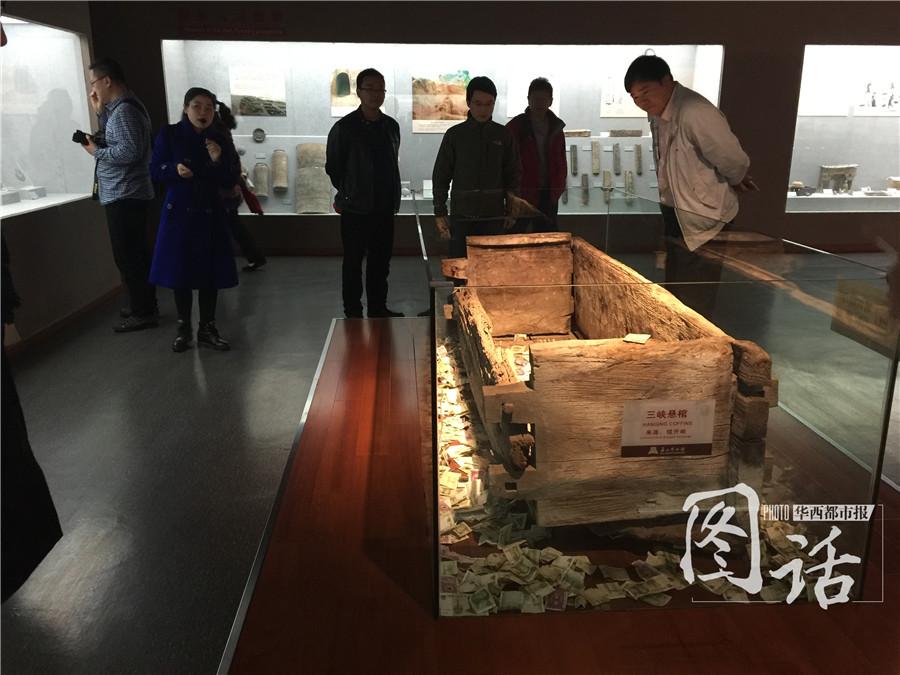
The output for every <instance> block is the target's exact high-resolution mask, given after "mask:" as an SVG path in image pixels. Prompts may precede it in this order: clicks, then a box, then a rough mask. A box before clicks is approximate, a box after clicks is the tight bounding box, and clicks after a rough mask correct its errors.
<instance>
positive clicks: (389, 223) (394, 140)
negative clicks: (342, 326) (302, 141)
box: [325, 68, 403, 319]
mask: <svg viewBox="0 0 900 675" xmlns="http://www.w3.org/2000/svg"><path fill="white" fill-rule="evenodd" d="M384 94H385V90H384V76H383V75H382V74H381V73H379V72H378V71H377V70H375V69H374V68H367V69H365V70H363V71H361V72H360V73H359V75H358V76H357V78H356V95H357V96H359V101H360V106H359V108H357V109H356V110H354V111H353V112H352V113H350V114H349V115H347V116H345V117H342V118H341V119H339V120H338V121H337V122H336V123H335V125H334V126H333V127H332V128H331V131H330V132H329V133H328V146H327V150H326V153H327V154H326V159H325V172H326V173H327V174H328V176H329V178H331V183H332V185H334V187H335V189H337V196H336V197H335V200H334V208H335V210H336V211H337V212H338V213H340V214H341V241H342V242H343V245H344V264H343V296H344V315H345V316H346V317H347V318H348V319H361V318H362V262H363V258H365V257H366V256H367V255H368V257H369V260H368V263H367V264H366V303H367V305H368V316H369V318H376V317H392V316H403V314H402V313H400V312H393V311H391V310H390V309H388V307H387V290H388V284H387V278H388V273H389V271H390V263H391V253H392V250H393V247H394V214H395V213H397V211H398V210H399V209H400V168H399V164H398V156H399V151H400V126H399V125H398V124H397V121H396V120H395V119H394V118H392V117H389V116H387V115H385V114H384V113H382V112H381V105H382V104H383V103H384Z"/></svg>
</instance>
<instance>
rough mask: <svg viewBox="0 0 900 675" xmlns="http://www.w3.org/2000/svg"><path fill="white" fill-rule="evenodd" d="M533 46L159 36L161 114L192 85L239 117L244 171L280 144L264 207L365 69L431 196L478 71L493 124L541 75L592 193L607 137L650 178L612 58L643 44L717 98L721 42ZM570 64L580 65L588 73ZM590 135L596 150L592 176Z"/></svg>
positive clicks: (348, 107)
mask: <svg viewBox="0 0 900 675" xmlns="http://www.w3.org/2000/svg"><path fill="white" fill-rule="evenodd" d="M535 49H536V46H535V45H467V46H466V49H465V53H464V54H462V55H461V54H460V53H459V48H458V46H456V45H442V44H421V45H416V44H362V43H308V42H304V43H287V42H278V43H275V42H228V41H214V40H187V41H183V40H163V42H162V53H163V65H164V70H165V78H166V96H167V100H168V110H169V119H170V121H171V122H175V121H177V120H178V119H179V117H180V115H181V109H182V97H183V95H184V92H185V91H186V90H187V89H188V88H189V87H190V86H194V85H202V86H205V87H207V88H209V89H211V90H212V91H213V92H215V93H216V94H217V95H218V97H219V98H220V99H221V100H223V101H225V102H226V103H228V104H230V105H231V106H232V107H233V108H234V110H235V112H236V113H238V117H237V119H238V127H237V130H236V133H235V143H236V145H237V147H238V149H239V151H240V150H242V151H243V152H244V155H243V161H244V165H245V167H246V168H247V169H248V170H249V171H250V175H251V178H252V174H253V170H254V166H255V165H256V164H263V165H266V166H267V167H268V170H269V172H270V173H271V172H272V171H273V170H274V169H273V153H274V152H275V150H279V149H280V150H284V151H286V153H287V160H288V162H287V165H288V166H287V177H286V179H285V181H284V185H285V187H284V189H279V191H278V192H277V193H276V192H274V191H273V192H271V193H270V196H268V197H265V198H264V199H265V201H266V202H267V203H266V204H264V207H265V208H266V213H267V214H279V213H280V214H292V213H295V212H296V211H297V210H298V209H299V210H302V208H303V207H302V202H303V199H302V198H301V200H300V203H298V202H297V200H296V199H295V187H296V186H295V182H296V178H297V177H296V175H295V174H296V173H297V168H296V164H297V161H296V160H295V159H294V155H295V150H294V146H296V145H299V144H304V143H312V144H322V143H325V141H326V138H327V135H328V132H329V130H330V128H331V126H332V125H333V124H334V122H335V121H336V120H337V119H338V118H340V117H342V116H343V115H346V114H347V113H349V112H351V111H352V110H354V109H355V108H356V107H357V105H358V98H357V97H356V93H355V92H356V89H355V88H356V81H355V78H356V75H357V74H358V72H359V70H360V69H361V68H364V67H367V66H373V67H375V68H377V69H378V70H379V71H381V72H382V73H383V74H384V76H385V86H386V90H387V93H386V98H385V103H384V111H385V112H386V113H387V114H389V115H391V116H392V117H394V118H395V119H396V120H397V121H398V122H399V124H400V131H401V136H402V143H401V148H400V173H401V179H402V180H403V181H405V182H408V183H409V189H410V190H420V191H422V193H423V197H424V199H425V200H426V201H427V200H430V199H431V195H430V191H431V181H430V176H431V174H432V168H433V165H434V159H435V156H436V155H437V151H438V147H439V145H440V142H441V139H442V137H443V132H444V131H445V130H446V129H447V128H448V127H449V126H452V125H453V124H456V123H458V122H459V121H461V120H463V119H465V116H466V112H467V106H466V103H465V95H464V91H465V85H466V83H467V82H468V81H469V79H470V77H472V76H475V75H480V74H483V75H487V76H488V77H491V78H492V79H493V81H494V82H495V84H496V86H497V88H498V96H497V100H496V105H495V107H494V114H493V119H494V120H495V121H496V122H499V123H501V124H505V123H506V121H507V120H508V118H511V117H513V116H515V115H517V114H519V113H521V112H523V111H524V109H525V107H526V105H527V102H526V94H527V89H528V84H529V82H530V81H531V80H532V79H533V78H534V77H536V76H539V75H540V76H545V77H547V78H548V79H549V80H550V81H551V83H552V84H553V86H554V104H553V106H552V109H553V110H554V112H556V113H558V114H559V115H560V117H562V118H563V119H564V120H565V122H566V130H567V131H568V132H570V133H571V132H580V133H582V134H585V135H579V136H571V137H569V138H567V139H566V142H567V144H568V145H575V146H576V154H577V155H578V158H577V159H576V162H577V166H576V167H574V168H575V172H574V174H573V173H572V168H573V167H571V166H570V167H569V169H570V176H569V182H570V183H571V184H572V185H571V188H572V190H580V189H581V187H580V186H581V181H582V177H583V176H584V177H586V178H587V179H588V181H589V183H590V185H589V189H590V191H591V192H593V190H594V189H599V185H600V184H601V183H602V180H603V173H602V172H603V170H606V169H610V170H612V156H613V150H612V147H613V145H614V144H615V143H620V146H621V147H620V151H621V154H622V157H623V158H624V161H625V162H626V163H629V162H630V157H631V153H633V149H632V147H633V146H634V145H636V144H640V145H643V155H644V157H645V162H646V166H647V170H646V172H645V173H644V175H643V177H641V178H639V179H638V182H642V181H644V180H645V179H646V181H647V182H648V184H649V183H652V182H653V179H654V176H653V174H652V159H651V158H650V155H651V154H652V153H651V152H650V147H651V144H650V136H649V127H648V124H647V116H646V114H645V113H643V112H642V111H640V110H639V109H638V108H637V107H636V106H634V104H633V103H632V102H631V98H630V97H629V96H628V94H627V93H626V92H625V90H624V85H623V82H622V77H623V74H624V72H623V70H622V64H627V63H629V62H630V61H631V60H633V59H634V58H635V57H636V56H638V55H640V54H642V53H644V52H645V51H647V50H653V51H654V52H655V53H656V54H658V55H660V56H662V57H663V58H665V59H666V61H667V62H668V63H669V65H670V66H671V68H672V72H673V74H674V75H675V77H676V78H677V79H678V80H679V81H680V82H682V83H683V84H685V85H686V86H689V87H691V88H693V89H695V90H697V91H699V92H701V93H702V94H703V95H704V96H706V97H707V98H708V99H710V100H711V101H713V102H717V101H718V100H719V87H720V80H721V70H722V53H723V52H722V47H721V45H566V46H561V45H540V53H541V59H540V66H539V67H536V66H535V65H534V63H535V62H534V59H533V54H534V53H535ZM449 54H453V56H448V55H449ZM573 64H575V67H573ZM577 64H581V65H584V66H585V67H587V64H590V68H589V70H590V77H585V76H584V73H585V72H587V71H586V70H585V69H584V68H581V67H579V66H578V65H577ZM266 106H268V108H267V107H266ZM256 129H259V130H261V131H263V132H264V133H265V138H264V140H260V141H258V142H256V141H254V139H253V132H254V130H256ZM616 130H620V131H622V130H624V131H627V132H629V133H637V134H638V136H637V137H623V138H620V139H616V138H613V137H612V134H613V133H614V132H615V131H616ZM257 137H258V138H262V134H258V135H257ZM592 143H597V144H598V146H599V150H597V152H599V153H600V154H602V155H603V157H602V159H601V168H600V169H599V173H597V174H594V173H593V162H592V156H591V155H592ZM607 148H608V149H607ZM261 170H262V169H261ZM572 190H570V191H572ZM606 210H607V209H606V206H605V204H601V202H597V201H595V200H594V199H593V198H592V199H591V200H590V201H589V202H588V203H587V204H584V203H583V202H582V200H581V199H580V198H579V197H577V196H576V197H574V198H573V199H571V200H569V201H568V204H561V206H560V211H561V212H562V213H605V212H606ZM329 211H330V209H329ZM400 212H401V213H406V214H412V213H413V205H412V200H411V199H404V201H403V203H402V207H401V211H400ZM420 213H421V210H420Z"/></svg>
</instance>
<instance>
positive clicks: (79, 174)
mask: <svg viewBox="0 0 900 675" xmlns="http://www.w3.org/2000/svg"><path fill="white" fill-rule="evenodd" d="M2 23H3V30H4V31H5V33H6V37H7V40H8V42H7V44H6V45H5V46H4V47H3V49H2V50H0V78H2V84H0V119H2V124H0V143H2V146H3V153H2V160H0V164H2V186H0V195H2V203H0V217H2V218H8V217H10V216H15V215H18V214H22V213H29V212H32V211H38V210H40V209H45V208H49V207H51V206H58V205H60V204H65V203H67V202H71V201H75V200H77V199H84V198H87V197H90V196H91V187H92V183H93V175H94V161H93V159H92V158H91V156H90V155H88V154H87V153H86V152H85V151H84V149H82V148H81V147H80V146H79V144H78V143H74V142H73V141H72V134H73V133H74V132H75V130H76V129H80V130H82V131H86V132H88V133H90V131H91V112H90V108H89V104H88V98H87V82H86V80H85V66H86V64H87V44H86V41H85V38H84V36H82V35H80V34H77V33H73V32H70V31H66V30H61V29H59V28H51V27H49V26H43V25H39V24H36V23H29V22H27V21H23V20H20V19H16V18H13V17H8V16H3V17H2Z"/></svg>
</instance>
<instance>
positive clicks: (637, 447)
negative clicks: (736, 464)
mask: <svg viewBox="0 0 900 675" xmlns="http://www.w3.org/2000/svg"><path fill="white" fill-rule="evenodd" d="M715 413H716V401H715V399H705V400H702V401H676V400H669V399H658V398H657V399H652V398H651V399H643V400H639V401H625V408H624V410H623V411H622V457H670V456H676V457H677V456H684V455H711V454H712V440H713V420H714V419H715Z"/></svg>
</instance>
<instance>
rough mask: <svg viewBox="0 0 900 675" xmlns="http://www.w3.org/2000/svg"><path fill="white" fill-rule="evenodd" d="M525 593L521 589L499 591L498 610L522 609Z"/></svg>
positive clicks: (517, 610) (514, 610) (511, 610)
mask: <svg viewBox="0 0 900 675" xmlns="http://www.w3.org/2000/svg"><path fill="white" fill-rule="evenodd" d="M525 595H526V594H525V593H524V592H523V591H502V592H501V593H500V611H501V612H520V611H522V606H523V605H524V604H525Z"/></svg>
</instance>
